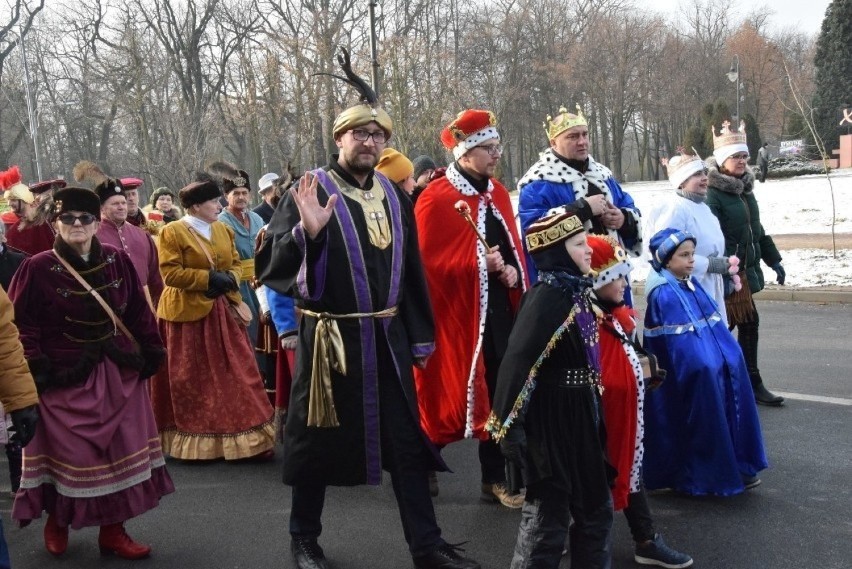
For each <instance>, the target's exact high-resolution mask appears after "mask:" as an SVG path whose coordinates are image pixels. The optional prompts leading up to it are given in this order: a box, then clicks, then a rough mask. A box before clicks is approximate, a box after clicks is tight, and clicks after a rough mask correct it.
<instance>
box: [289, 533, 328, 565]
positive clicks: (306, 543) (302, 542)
mask: <svg viewBox="0 0 852 569" xmlns="http://www.w3.org/2000/svg"><path fill="white" fill-rule="evenodd" d="M290 552H291V553H292V554H293V560H294V561H295V562H296V569H331V565H329V564H328V561H327V560H326V558H325V554H324V553H323V552H322V547H320V546H319V544H318V543H317V540H315V539H312V538H309V537H293V539H292V540H291V541H290Z"/></svg>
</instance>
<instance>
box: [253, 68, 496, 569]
mask: <svg viewBox="0 0 852 569" xmlns="http://www.w3.org/2000/svg"><path fill="white" fill-rule="evenodd" d="M364 87H365V88H366V89H368V90H369V87H366V85H364ZM362 92H363V91H362ZM368 94H372V92H371V91H369V93H368ZM365 99H366V100H367V101H368V103H367V104H360V105H356V106H354V107H351V108H349V109H347V110H346V111H344V112H343V113H341V114H340V116H338V117H337V120H336V121H335V123H334V127H333V134H334V138H335V142H336V144H337V147H338V148H339V149H340V154H339V155H333V156H332V158H331V162H330V164H329V165H328V166H327V167H326V168H325V169H319V170H314V171H312V172H308V173H306V174H305V175H304V176H303V177H302V179H301V180H300V182H299V185H298V188H293V189H292V190H291V191H290V193H289V195H287V196H286V197H285V198H283V199H282V200H281V203H280V204H279V205H278V208H277V209H276V212H275V215H273V217H272V220H271V222H270V224H269V228H268V231H267V235H266V239H265V240H264V243H263V244H262V246H261V247H260V249H259V251H258V254H257V256H256V261H255V262H256V272H257V275H258V278H259V279H260V281H261V282H262V283H263V284H265V285H266V286H268V287H271V288H272V289H275V290H277V291H279V292H281V293H283V294H287V295H290V296H293V297H294V298H295V299H296V305H297V306H298V307H299V308H300V309H301V311H302V315H303V317H302V321H301V324H300V326H299V332H298V337H299V344H298V347H297V358H296V361H297V368H296V373H295V376H294V379H293V388H292V396H291V402H290V409H289V413H288V416H287V425H286V430H285V437H284V482H285V483H286V484H289V485H291V486H292V487H293V498H292V509H291V514H290V535H291V537H292V542H291V551H292V553H293V557H294V559H295V561H296V566H297V567H299V568H300V569H323V568H327V567H329V565H328V562H327V561H326V559H325V556H324V554H323V551H322V548H321V547H320V546H319V544H318V543H317V538H318V537H319V535H320V532H321V530H322V524H321V515H322V509H323V503H324V499H325V488H326V486H327V485H335V486H352V485H356V484H365V483H366V484H374V485H377V484H380V483H381V475H382V473H381V471H382V469H383V468H384V469H385V470H388V471H389V473H390V475H391V482H392V485H393V490H394V494H395V496H396V499H397V504H398V505H399V510H400V516H401V518H402V525H403V530H404V533H405V537H406V541H408V544H409V549H410V551H411V554H412V557H413V560H414V565H415V566H416V567H419V568H446V569H468V568H470V569H474V568H478V567H480V566H479V564H478V563H476V562H475V561H472V560H470V559H466V558H464V557H461V556H460V555H459V554H458V553H457V551H456V548H454V547H453V546H451V545H449V544H447V543H446V542H445V541H444V540H443V539H442V538H441V530H440V528H439V527H438V524H437V522H436V520H435V512H434V508H433V506H432V499H431V496H430V495H429V485H428V481H427V471H428V470H440V471H445V470H447V467H446V465H445V464H444V463H443V461H442V460H441V458H440V456H439V455H438V453H437V451H436V449H435V448H434V447H433V446H432V445H431V443H429V441H428V439H427V438H426V436H425V435H424V434H423V432H422V431H421V429H420V421H419V415H418V408H417V397H416V393H415V389H414V381H413V378H412V372H411V366H412V365H418V366H423V365H425V362H426V360H427V359H428V357H429V356H430V355H431V353H432V352H433V351H434V323H433V319H432V311H431V307H430V302H429V297H428V292H427V288H426V282H425V280H424V275H423V270H422V267H421V262H420V255H419V249H418V244H417V231H416V230H415V227H414V215H413V211H412V205H411V202H410V200H408V199H407V198H406V197H405V196H404V194H402V193H401V192H400V191H399V190H397V189H396V188H395V187H394V186H393V184H391V183H390V181H389V180H388V179H387V178H385V177H384V176H383V175H381V174H380V173H377V172H375V171H374V167H375V165H376V163H377V162H378V159H379V155H380V154H381V151H382V150H383V148H384V146H385V142H386V141H387V139H388V138H389V137H390V135H391V129H392V121H391V118H390V116H388V114H387V113H386V112H385V111H384V110H382V109H381V108H379V107H378V105H377V102H376V101H375V94H372V97H365ZM318 339H319V342H318V343H315V342H317V340H318ZM315 352H316V353H315Z"/></svg>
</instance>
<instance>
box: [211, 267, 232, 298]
mask: <svg viewBox="0 0 852 569" xmlns="http://www.w3.org/2000/svg"><path fill="white" fill-rule="evenodd" d="M238 288H239V286H238V285H237V283H236V281H235V280H234V277H233V275H231V273H227V272H225V271H210V277H209V280H208V283H207V292H205V293H204V296H206V297H207V298H216V297H217V296H221V295H223V294H225V293H226V292H228V291H230V290H237V289H238Z"/></svg>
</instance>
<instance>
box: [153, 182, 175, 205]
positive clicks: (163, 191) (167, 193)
mask: <svg viewBox="0 0 852 569" xmlns="http://www.w3.org/2000/svg"><path fill="white" fill-rule="evenodd" d="M160 196H171V197H172V201H175V200H176V199H177V196H176V195H175V193H174V192H173V191H171V190H170V189H168V188H167V187H165V186H163V187H160V188H157V189H156V190H154V191H153V192H151V199H150V200H149V201H150V202H151V205H153V206H156V205H157V199H159V197H160Z"/></svg>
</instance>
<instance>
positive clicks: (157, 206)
mask: <svg viewBox="0 0 852 569" xmlns="http://www.w3.org/2000/svg"><path fill="white" fill-rule="evenodd" d="M176 201H177V196H176V195H175V193H174V192H173V191H171V190H170V189H168V188H165V187H163V188H157V189H156V190H154V191H153V192H151V200H150V202H151V203H149V204H148V205H146V206H145V207H143V208H142V213H144V214H145V215H146V217H147V218H148V220H149V221H160V222H162V225H166V224H168V223H171V222H172V221H177V220H178V219H180V218H181V217H183V211H181V209H180V207H179V206H178V205H177V203H175V202H176ZM149 214H153V215H149ZM158 218H159V219H158Z"/></svg>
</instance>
